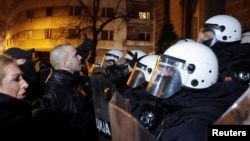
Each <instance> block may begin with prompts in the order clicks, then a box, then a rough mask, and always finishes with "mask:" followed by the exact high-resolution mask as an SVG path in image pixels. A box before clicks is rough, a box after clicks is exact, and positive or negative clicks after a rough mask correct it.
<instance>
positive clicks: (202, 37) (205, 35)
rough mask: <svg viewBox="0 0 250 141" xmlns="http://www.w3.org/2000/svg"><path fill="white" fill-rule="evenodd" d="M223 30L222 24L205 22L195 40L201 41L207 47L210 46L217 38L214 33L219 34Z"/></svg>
mask: <svg viewBox="0 0 250 141" xmlns="http://www.w3.org/2000/svg"><path fill="white" fill-rule="evenodd" d="M224 30H225V27H224V26H218V25H216V24H205V26H204V28H202V29H201V30H200V33H199V36H198V39H197V42H199V43H202V44H204V45H206V46H208V47H212V46H213V45H214V44H215V43H216V42H217V41H218V40H217V38H216V34H220V32H223V31H224Z"/></svg>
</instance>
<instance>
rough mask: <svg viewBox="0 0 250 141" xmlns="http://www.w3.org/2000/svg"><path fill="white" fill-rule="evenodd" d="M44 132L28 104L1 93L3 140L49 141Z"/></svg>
mask: <svg viewBox="0 0 250 141" xmlns="http://www.w3.org/2000/svg"><path fill="white" fill-rule="evenodd" d="M43 130H44V128H43V126H42V124H40V123H39V122H37V121H36V120H35V119H34V118H33V117H32V113H31V106H30V105H29V104H28V103H26V102H24V101H22V100H19V99H16V98H14V97H11V96H9V95H6V94H2V93H0V134H1V140H14V139H15V140H16V139H18V140H47V138H46V135H45V134H44V133H43Z"/></svg>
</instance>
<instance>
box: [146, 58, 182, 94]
mask: <svg viewBox="0 0 250 141" xmlns="http://www.w3.org/2000/svg"><path fill="white" fill-rule="evenodd" d="M185 68H186V67H185V61H183V60H180V59H176V58H173V57H171V56H167V55H164V56H162V57H161V59H160V60H159V62H158V63H157V66H156V68H155V70H154V72H153V75H152V77H151V79H150V82H149V84H148V86H147V88H146V90H147V92H149V93H150V94H152V95H154V96H155V97H158V98H163V99H164V98H168V97H170V96H172V95H174V94H175V93H176V92H178V91H179V90H180V89H181V88H182V86H183V85H182V81H181V79H182V78H181V75H180V72H179V69H185Z"/></svg>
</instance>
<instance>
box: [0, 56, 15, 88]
mask: <svg viewBox="0 0 250 141" xmlns="http://www.w3.org/2000/svg"><path fill="white" fill-rule="evenodd" d="M14 62H15V61H14V59H13V58H12V57H10V56H8V55H5V54H0V85H1V82H2V79H3V78H4V77H5V71H4V68H5V67H6V66H8V65H9V64H11V63H14Z"/></svg>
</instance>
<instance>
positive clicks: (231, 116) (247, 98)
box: [214, 88, 250, 125]
mask: <svg viewBox="0 0 250 141" xmlns="http://www.w3.org/2000/svg"><path fill="white" fill-rule="evenodd" d="M214 124H215V125H249V124H250V88H248V89H247V90H246V92H245V93H244V94H243V95H242V96H241V97H240V98H239V99H238V100H237V101H235V103H234V104H233V105H232V106H231V107H229V109H228V110H227V111H226V112H225V113H224V114H223V115H222V116H221V117H220V118H219V119H218V120H217V121H216V122H215V123H214Z"/></svg>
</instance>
